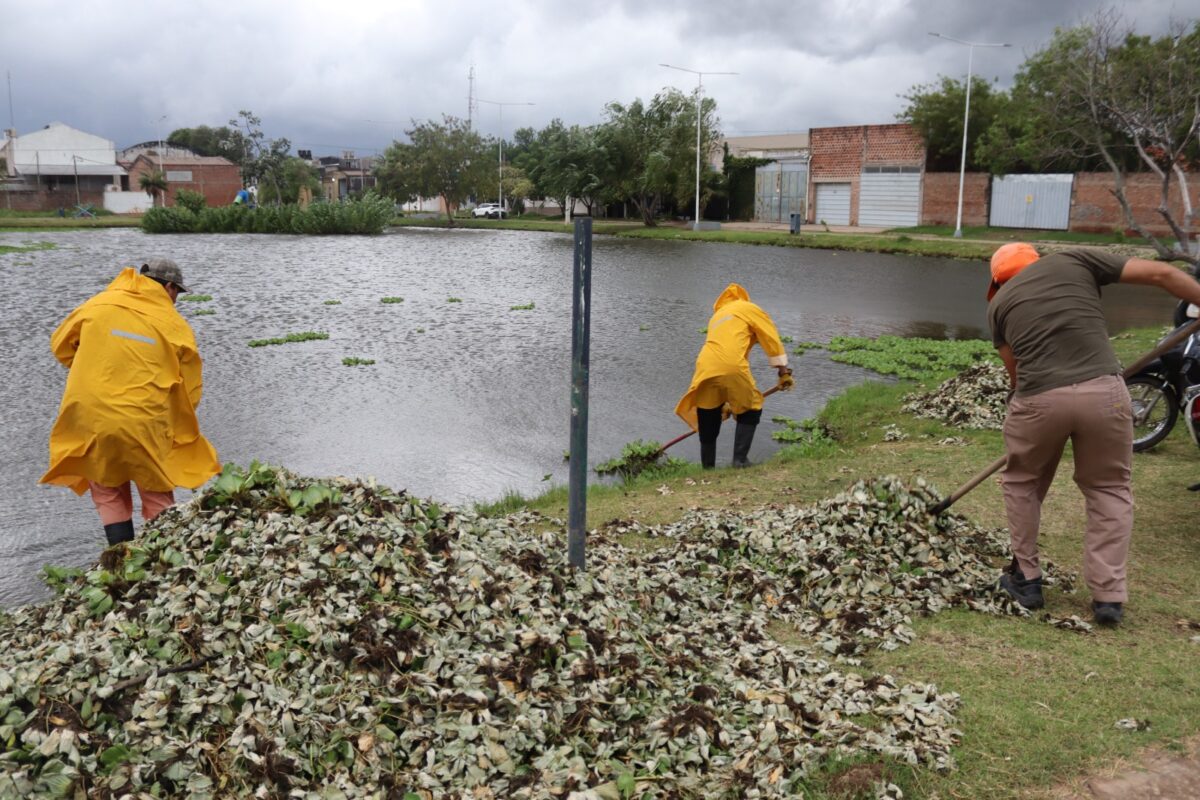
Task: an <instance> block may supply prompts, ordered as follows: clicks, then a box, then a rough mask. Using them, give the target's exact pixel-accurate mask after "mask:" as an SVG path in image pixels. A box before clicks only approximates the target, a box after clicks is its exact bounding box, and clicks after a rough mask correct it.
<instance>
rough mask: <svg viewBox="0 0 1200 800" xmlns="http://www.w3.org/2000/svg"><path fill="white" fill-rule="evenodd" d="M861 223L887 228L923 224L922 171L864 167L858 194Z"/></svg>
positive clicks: (916, 169) (918, 168) (915, 168)
mask: <svg viewBox="0 0 1200 800" xmlns="http://www.w3.org/2000/svg"><path fill="white" fill-rule="evenodd" d="M858 224H859V225H875V226H879V227H884V228H903V227H908V226H912V225H920V224H921V168H920V167H866V168H864V169H863V173H862V183H861V184H859V192H858Z"/></svg>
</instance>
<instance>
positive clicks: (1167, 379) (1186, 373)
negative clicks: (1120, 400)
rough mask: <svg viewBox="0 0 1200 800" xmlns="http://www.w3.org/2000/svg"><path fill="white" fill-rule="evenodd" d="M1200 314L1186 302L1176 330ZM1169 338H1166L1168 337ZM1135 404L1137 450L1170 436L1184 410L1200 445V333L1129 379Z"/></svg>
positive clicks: (1135, 450) (1147, 448)
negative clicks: (1181, 411)
mask: <svg viewBox="0 0 1200 800" xmlns="http://www.w3.org/2000/svg"><path fill="white" fill-rule="evenodd" d="M1197 317H1200V308H1198V307H1197V306H1196V305H1194V304H1189V303H1183V302H1181V303H1180V304H1179V307H1178V308H1177V309H1176V312H1175V323H1176V328H1175V330H1179V328H1180V327H1183V326H1184V325H1190V324H1191V323H1192V322H1194V321H1195V320H1196V319H1197ZM1164 338H1165V337H1164ZM1160 341H1161V340H1160ZM1125 385H1126V386H1127V387H1128V388H1129V397H1130V400H1132V406H1133V450H1134V452H1135V453H1140V452H1142V451H1143V450H1149V449H1150V448H1151V447H1154V446H1155V445H1156V444H1158V443H1159V442H1161V441H1162V440H1163V439H1165V438H1167V435H1168V434H1170V432H1171V429H1172V428H1174V427H1175V422H1176V421H1177V420H1178V418H1179V413H1180V410H1183V411H1184V420H1185V422H1186V424H1187V427H1188V431H1189V432H1190V434H1191V436H1192V439H1193V440H1194V441H1195V442H1196V444H1197V445H1200V417H1197V415H1200V399H1198V398H1200V333H1194V334H1192V335H1191V336H1189V337H1188V338H1187V339H1185V340H1184V341H1183V342H1180V343H1179V344H1178V345H1176V346H1175V347H1174V348H1172V349H1171V350H1169V351H1167V352H1166V353H1164V354H1163V355H1162V356H1160V357H1159V358H1157V359H1155V360H1154V361H1151V362H1150V363H1149V364H1147V365H1146V366H1145V367H1143V368H1142V369H1140V370H1138V371H1137V372H1136V373H1134V374H1133V375H1130V376H1129V377H1128V378H1126V379H1125Z"/></svg>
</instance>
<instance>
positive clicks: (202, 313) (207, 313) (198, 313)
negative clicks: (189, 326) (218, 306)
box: [192, 308, 217, 317]
mask: <svg viewBox="0 0 1200 800" xmlns="http://www.w3.org/2000/svg"><path fill="white" fill-rule="evenodd" d="M215 313H217V312H216V311H214V310H213V309H211V308H197V309H196V310H195V311H193V312H192V316H193V317H211V316H212V315H213V314H215Z"/></svg>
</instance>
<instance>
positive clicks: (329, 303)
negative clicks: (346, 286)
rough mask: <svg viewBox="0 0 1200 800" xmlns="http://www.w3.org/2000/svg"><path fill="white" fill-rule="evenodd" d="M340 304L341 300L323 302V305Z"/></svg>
mask: <svg viewBox="0 0 1200 800" xmlns="http://www.w3.org/2000/svg"><path fill="white" fill-rule="evenodd" d="M341 304H342V301H341V300H326V301H325V303H324V305H327V306H340V305H341Z"/></svg>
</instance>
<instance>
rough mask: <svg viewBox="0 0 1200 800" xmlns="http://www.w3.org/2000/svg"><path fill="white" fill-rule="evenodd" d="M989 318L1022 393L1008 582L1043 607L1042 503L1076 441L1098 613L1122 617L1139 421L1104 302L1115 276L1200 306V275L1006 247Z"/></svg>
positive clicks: (1007, 479)
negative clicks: (1104, 292)
mask: <svg viewBox="0 0 1200 800" xmlns="http://www.w3.org/2000/svg"><path fill="white" fill-rule="evenodd" d="M991 272H992V285H991V287H990V289H989V291H988V325H989V326H990V327H991V331H992V341H993V343H994V344H995V346H996V349H997V350H998V351H999V353H1000V358H1001V359H1002V360H1003V361H1004V365H1005V367H1006V368H1007V369H1008V375H1009V379H1010V380H1011V381H1012V385H1013V389H1014V392H1013V394H1012V397H1011V399H1010V400H1009V404H1008V414H1007V416H1006V418H1005V421H1004V446H1005V449H1006V450H1007V452H1008V463H1007V465H1006V466H1005V470H1004V475H1003V478H1002V485H1003V490H1004V506H1005V511H1006V512H1007V515H1008V527H1009V535H1010V537H1011V543H1012V551H1013V562H1012V565H1011V566H1010V567H1009V568H1008V571H1007V572H1006V574H1005V575H1003V576H1002V577H1001V578H1000V585H1001V587H1003V588H1004V589H1005V591H1007V592H1008V593H1009V594H1010V595H1012V596H1013V598H1015V599H1016V601H1017V602H1018V603H1020V604H1021V605H1022V606H1025V607H1026V608H1041V607H1042V605H1043V604H1044V600H1043V597H1042V572H1041V567H1040V566H1039V564H1038V548H1037V536H1038V527H1039V524H1040V521H1041V509H1042V500H1043V499H1044V498H1045V497H1046V492H1047V491H1048V490H1049V489H1050V484H1051V483H1052V482H1053V480H1054V473H1055V472H1056V471H1057V469H1058V462H1059V459H1060V458H1061V457H1062V453H1063V448H1064V446H1065V445H1066V443H1067V440H1068V439H1070V441H1071V443H1072V447H1073V450H1074V455H1075V475H1074V477H1075V483H1076V485H1077V486H1079V489H1080V491H1081V492H1082V493H1083V496H1084V500H1085V505H1086V511H1087V528H1086V531H1085V535H1084V562H1083V576H1084V580H1085V581H1086V582H1087V585H1088V588H1089V589H1090V590H1091V593H1092V611H1093V613H1094V614H1095V617H1096V621H1097V622H1099V623H1101V624H1109V625H1113V624H1116V623H1118V622H1120V620H1121V615H1122V611H1123V604H1124V603H1125V602H1126V600H1127V599H1128V593H1127V590H1126V585H1125V562H1126V559H1127V557H1128V554H1129V539H1130V535H1131V533H1132V531H1133V492H1132V489H1131V487H1130V467H1131V462H1132V457H1133V418H1132V413H1131V411H1130V401H1129V392H1128V390H1127V389H1126V388H1125V382H1124V380H1122V378H1121V377H1120V372H1121V366H1120V364H1119V363H1118V361H1117V357H1116V355H1115V354H1114V353H1113V350H1112V345H1111V344H1110V343H1109V339H1108V328H1107V326H1106V325H1105V320H1104V311H1103V309H1102V307H1101V305H1100V287H1102V286H1104V285H1106V284H1110V283H1118V282H1119V283H1136V284H1145V285H1151V286H1158V287H1160V288H1162V289H1164V290H1166V291H1168V292H1170V293H1171V294H1173V295H1175V296H1176V297H1179V298H1181V299H1184V300H1188V301H1190V302H1196V301H1197V300H1200V283H1197V282H1196V281H1195V280H1194V279H1192V278H1191V277H1190V276H1188V275H1187V274H1186V273H1184V272H1181V271H1179V270H1177V269H1175V268H1174V267H1171V266H1169V265H1167V264H1162V263H1159V262H1157V261H1147V260H1145V259H1140V258H1125V257H1123V256H1115V255H1110V254H1108V253H1106V252H1104V251H1100V250H1087V249H1076V250H1067V251H1063V252H1060V253H1053V254H1051V255H1047V256H1045V257H1039V256H1038V253H1037V251H1036V250H1035V249H1034V248H1033V246H1032V245H1029V244H1025V243H1024V242H1017V243H1013V244H1006V245H1004V246H1003V247H1001V248H1000V249H999V250H997V251H996V253H995V254H994V255H993V256H992V262H991Z"/></svg>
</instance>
